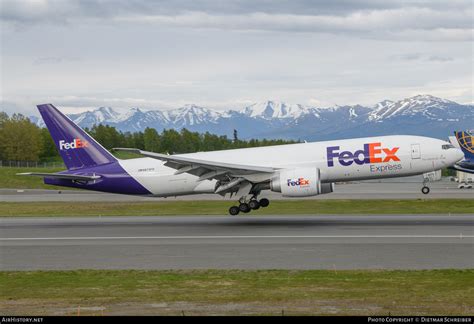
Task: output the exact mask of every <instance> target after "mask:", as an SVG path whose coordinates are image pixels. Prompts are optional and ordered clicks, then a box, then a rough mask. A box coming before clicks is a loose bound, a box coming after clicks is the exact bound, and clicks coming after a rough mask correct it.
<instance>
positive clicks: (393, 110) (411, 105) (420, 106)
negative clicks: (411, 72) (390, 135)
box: [369, 95, 459, 121]
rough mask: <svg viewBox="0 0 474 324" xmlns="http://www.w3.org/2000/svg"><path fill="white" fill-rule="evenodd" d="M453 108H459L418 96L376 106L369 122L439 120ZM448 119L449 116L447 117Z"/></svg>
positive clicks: (452, 104) (443, 100) (452, 103)
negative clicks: (403, 118)
mask: <svg viewBox="0 0 474 324" xmlns="http://www.w3.org/2000/svg"><path fill="white" fill-rule="evenodd" d="M453 106H459V105H458V104H457V103H455V102H453V101H449V100H446V99H441V98H437V97H433V96H430V95H418V96H414V97H410V98H407V99H403V100H400V101H397V102H392V101H389V100H385V101H383V102H381V103H379V104H377V105H376V106H375V109H374V110H373V111H372V112H371V113H370V114H369V120H376V121H379V120H384V119H389V118H394V117H399V116H415V115H418V114H420V115H423V116H425V117H426V118H428V119H439V118H440V117H443V116H445V115H446V113H448V112H449V111H450V110H452V109H450V108H452V107H453ZM445 117H448V116H445Z"/></svg>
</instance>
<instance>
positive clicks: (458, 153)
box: [452, 148, 464, 162]
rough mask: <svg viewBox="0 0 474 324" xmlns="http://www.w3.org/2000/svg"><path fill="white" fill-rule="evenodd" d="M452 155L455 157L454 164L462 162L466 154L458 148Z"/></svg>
mask: <svg viewBox="0 0 474 324" xmlns="http://www.w3.org/2000/svg"><path fill="white" fill-rule="evenodd" d="M452 155H453V161H454V162H458V161H461V160H462V159H464V153H463V152H462V151H461V150H460V149H458V148H456V149H454V150H453V154H452Z"/></svg>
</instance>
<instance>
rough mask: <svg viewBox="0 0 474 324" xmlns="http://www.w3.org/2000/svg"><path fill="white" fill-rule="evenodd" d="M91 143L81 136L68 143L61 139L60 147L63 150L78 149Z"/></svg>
mask: <svg viewBox="0 0 474 324" xmlns="http://www.w3.org/2000/svg"><path fill="white" fill-rule="evenodd" d="M88 145H89V142H88V141H85V140H82V139H80V138H75V139H74V140H73V141H72V142H70V143H66V141H64V140H61V141H59V149H60V150H61V151H63V150H70V149H77V148H83V147H87V146H88Z"/></svg>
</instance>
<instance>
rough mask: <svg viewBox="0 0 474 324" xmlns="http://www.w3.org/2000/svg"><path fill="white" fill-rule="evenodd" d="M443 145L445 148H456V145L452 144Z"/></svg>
mask: <svg viewBox="0 0 474 324" xmlns="http://www.w3.org/2000/svg"><path fill="white" fill-rule="evenodd" d="M441 147H442V149H443V150H449V149H452V148H455V147H454V145H452V144H443V146H441Z"/></svg>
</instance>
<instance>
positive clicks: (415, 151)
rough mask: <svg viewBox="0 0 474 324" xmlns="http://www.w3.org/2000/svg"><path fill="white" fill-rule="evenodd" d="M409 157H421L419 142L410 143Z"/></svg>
mask: <svg viewBox="0 0 474 324" xmlns="http://www.w3.org/2000/svg"><path fill="white" fill-rule="evenodd" d="M411 158H412V159H420V158H421V150H420V144H412V145H411Z"/></svg>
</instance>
